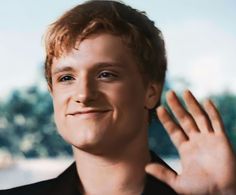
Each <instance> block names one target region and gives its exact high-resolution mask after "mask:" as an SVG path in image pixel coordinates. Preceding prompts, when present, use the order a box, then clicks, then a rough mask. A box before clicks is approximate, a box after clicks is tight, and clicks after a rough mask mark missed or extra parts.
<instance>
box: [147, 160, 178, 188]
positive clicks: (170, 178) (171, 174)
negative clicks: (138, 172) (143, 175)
mask: <svg viewBox="0 0 236 195" xmlns="http://www.w3.org/2000/svg"><path fill="white" fill-rule="evenodd" d="M145 171H146V172H147V173H148V174H150V175H153V176H154V177H156V178H157V179H159V180H161V181H163V182H164V183H166V184H168V185H169V186H170V187H172V188H173V189H175V183H176V178H177V176H178V175H177V173H176V172H175V171H173V170H171V169H169V168H167V167H165V166H164V165H161V164H156V163H155V164H154V163H152V164H148V165H147V166H146V167H145Z"/></svg>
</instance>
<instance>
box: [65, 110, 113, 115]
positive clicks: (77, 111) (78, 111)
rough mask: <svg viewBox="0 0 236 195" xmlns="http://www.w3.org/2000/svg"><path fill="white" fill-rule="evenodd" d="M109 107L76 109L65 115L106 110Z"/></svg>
mask: <svg viewBox="0 0 236 195" xmlns="http://www.w3.org/2000/svg"><path fill="white" fill-rule="evenodd" d="M108 111H110V109H95V108H92V109H81V110H76V111H72V112H68V113H67V114H66V115H76V114H88V113H93V112H108Z"/></svg>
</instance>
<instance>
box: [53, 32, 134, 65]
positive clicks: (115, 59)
mask: <svg viewBox="0 0 236 195" xmlns="http://www.w3.org/2000/svg"><path fill="white" fill-rule="evenodd" d="M103 62H105V63H117V64H121V65H124V66H129V65H130V64H135V66H137V63H136V59H135V57H134V55H133V54H132V51H131V49H130V48H128V46H127V44H125V42H124V40H123V39H122V38H121V37H119V36H115V35H111V34H95V35H90V36H89V37H87V38H86V39H83V40H79V39H78V41H77V42H76V44H75V47H74V48H72V49H71V50H69V51H68V52H64V53H63V54H62V55H61V56H60V57H58V58H54V59H53V64H52V69H53V68H55V66H56V67H58V66H64V65H72V64H94V63H103ZM127 68H128V67H127Z"/></svg>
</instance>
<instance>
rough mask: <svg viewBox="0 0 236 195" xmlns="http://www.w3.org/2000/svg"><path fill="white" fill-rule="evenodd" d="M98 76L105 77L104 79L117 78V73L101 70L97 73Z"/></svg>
mask: <svg viewBox="0 0 236 195" xmlns="http://www.w3.org/2000/svg"><path fill="white" fill-rule="evenodd" d="M98 78H99V79H106V80H108V79H115V78H117V75H116V74H114V73H113V72H109V71H103V72H100V73H99V75H98Z"/></svg>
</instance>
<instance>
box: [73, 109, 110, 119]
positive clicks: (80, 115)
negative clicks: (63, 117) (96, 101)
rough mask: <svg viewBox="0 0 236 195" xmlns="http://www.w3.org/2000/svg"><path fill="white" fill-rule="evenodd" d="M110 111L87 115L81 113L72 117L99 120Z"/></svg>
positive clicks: (88, 113)
mask: <svg viewBox="0 0 236 195" xmlns="http://www.w3.org/2000/svg"><path fill="white" fill-rule="evenodd" d="M108 112H110V111H103V112H87V113H80V114H73V115H70V116H74V117H78V118H83V119H85V118H98V117H102V116H104V115H105V114H107V113H108Z"/></svg>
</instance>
